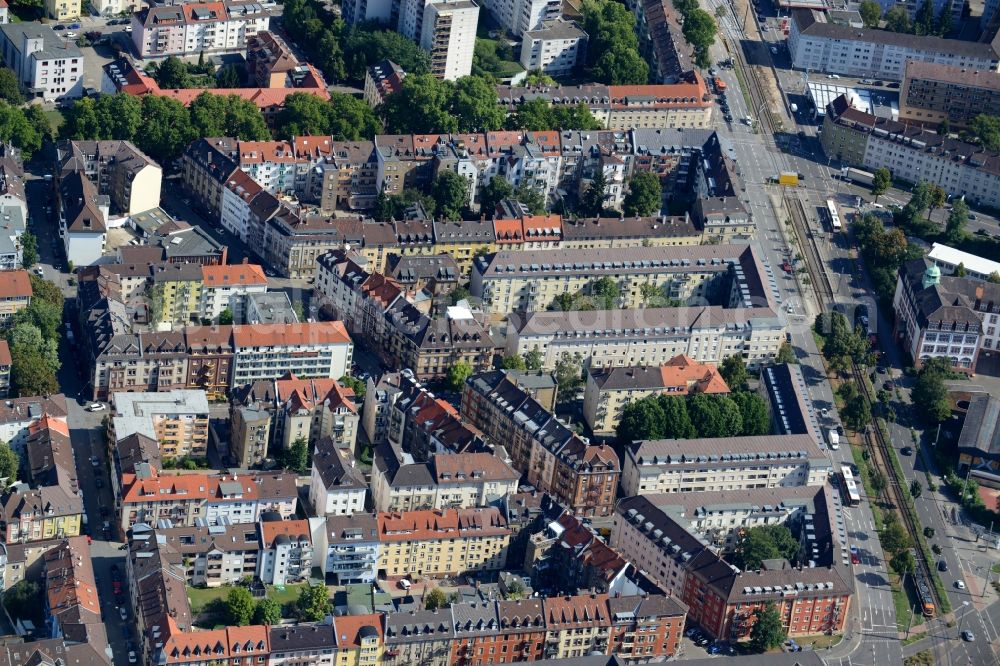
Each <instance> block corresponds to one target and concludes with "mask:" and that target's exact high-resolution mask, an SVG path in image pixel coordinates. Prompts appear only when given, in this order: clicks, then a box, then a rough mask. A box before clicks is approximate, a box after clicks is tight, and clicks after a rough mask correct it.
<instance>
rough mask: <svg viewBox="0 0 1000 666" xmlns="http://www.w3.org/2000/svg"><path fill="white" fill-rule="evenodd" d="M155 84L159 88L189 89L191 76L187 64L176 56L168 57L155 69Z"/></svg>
mask: <svg viewBox="0 0 1000 666" xmlns="http://www.w3.org/2000/svg"><path fill="white" fill-rule="evenodd" d="M155 78H156V82H157V83H158V84H160V87H161V88H171V89H172V88H190V87H191V75H190V74H189V73H188V66H187V64H186V63H185V62H184V61H183V60H181V59H180V58H178V57H177V56H168V57H167V59H166V60H164V61H163V62H162V63H160V66H159V67H157V68H156V75H155Z"/></svg>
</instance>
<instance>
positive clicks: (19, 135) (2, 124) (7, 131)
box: [0, 101, 42, 161]
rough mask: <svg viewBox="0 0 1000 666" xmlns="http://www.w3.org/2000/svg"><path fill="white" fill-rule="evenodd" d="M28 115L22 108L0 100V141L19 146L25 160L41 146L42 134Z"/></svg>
mask: <svg viewBox="0 0 1000 666" xmlns="http://www.w3.org/2000/svg"><path fill="white" fill-rule="evenodd" d="M29 111H30V110H29ZM29 117H30V115H29V112H26V111H25V110H24V109H20V108H18V107H16V106H11V105H10V104H7V103H6V102H2V101H0V141H9V142H10V143H12V144H13V145H14V147H16V148H20V149H21V154H22V157H23V158H24V160H25V161H27V160H29V159H31V156H32V155H33V154H34V153H35V152H36V151H38V149H40V148H41V147H42V134H41V133H40V132H39V128H38V126H37V124H36V123H33V122H32V121H31V120H29Z"/></svg>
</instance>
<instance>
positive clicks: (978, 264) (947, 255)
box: [927, 243, 1000, 282]
mask: <svg viewBox="0 0 1000 666" xmlns="http://www.w3.org/2000/svg"><path fill="white" fill-rule="evenodd" d="M927 258H928V259H930V260H931V261H933V262H934V265H936V266H937V267H938V268H940V269H941V272H942V273H944V274H946V275H952V274H954V272H955V269H957V268H958V267H959V265H961V266H962V267H963V268H964V269H965V277H967V278H969V279H971V280H979V281H981V282H985V281H986V280H988V279H989V278H990V275H992V274H993V273H998V274H1000V261H993V260H992V259H984V258H983V257H977V256H976V255H974V254H970V253H968V252H962V251H961V250H956V249H955V248H953V247H948V246H947V245H942V244H941V243H934V244H933V245H931V251H930V252H928V253H927Z"/></svg>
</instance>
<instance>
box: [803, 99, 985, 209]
mask: <svg viewBox="0 0 1000 666" xmlns="http://www.w3.org/2000/svg"><path fill="white" fill-rule="evenodd" d="M821 143H822V144H823V151H824V152H825V153H826V154H827V155H828V156H830V157H833V158H835V159H840V160H843V161H845V162H848V163H850V164H853V165H856V166H860V167H863V168H865V169H870V170H872V171H874V170H876V169H880V168H882V167H885V168H887V169H889V170H890V171H891V172H892V175H893V177H894V178H900V179H902V180H907V181H910V182H921V181H927V182H929V183H932V184H935V185H939V186H940V187H942V188H943V189H944V190H945V192H946V193H948V194H949V195H951V196H953V197H965V198H966V199H967V200H969V201H972V202H974V203H976V204H978V205H982V206H990V207H992V206H997V205H1000V171H998V169H997V166H996V165H997V164H998V163H1000V153H997V152H995V151H989V150H986V149H985V148H983V147H982V146H979V145H975V144H969V143H965V142H964V141H961V140H959V139H952V138H950V137H948V136H941V135H939V134H937V132H936V131H933V130H930V129H925V128H923V127H922V126H921V125H920V124H918V123H910V124H907V123H902V122H897V121H893V120H888V119H885V118H878V117H876V116H873V115H871V114H869V113H865V112H863V111H858V110H857V109H854V108H852V107H851V106H850V104H848V102H847V99H846V97H844V96H841V97H838V98H837V99H835V100H834V101H833V102H831V103H830V104H829V105H828V106H827V112H826V118H825V119H824V120H823V136H822V139H821Z"/></svg>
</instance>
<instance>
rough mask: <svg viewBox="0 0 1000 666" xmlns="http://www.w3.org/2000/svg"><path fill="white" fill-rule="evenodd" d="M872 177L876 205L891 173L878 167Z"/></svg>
mask: <svg viewBox="0 0 1000 666" xmlns="http://www.w3.org/2000/svg"><path fill="white" fill-rule="evenodd" d="M868 2H871V0H868ZM861 4H862V6H863V5H864V3H861ZM871 4H873V5H875V6H876V7H878V4H877V3H875V2H871ZM873 175H874V178H872V195H874V197H875V203H878V198H879V197H880V196H882V195H883V194H885V193H886V191H888V189H889V188H890V187H891V186H892V172H891V171H889V169H887V168H885V167H879V168H878V169H875V173H874V174H873Z"/></svg>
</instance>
